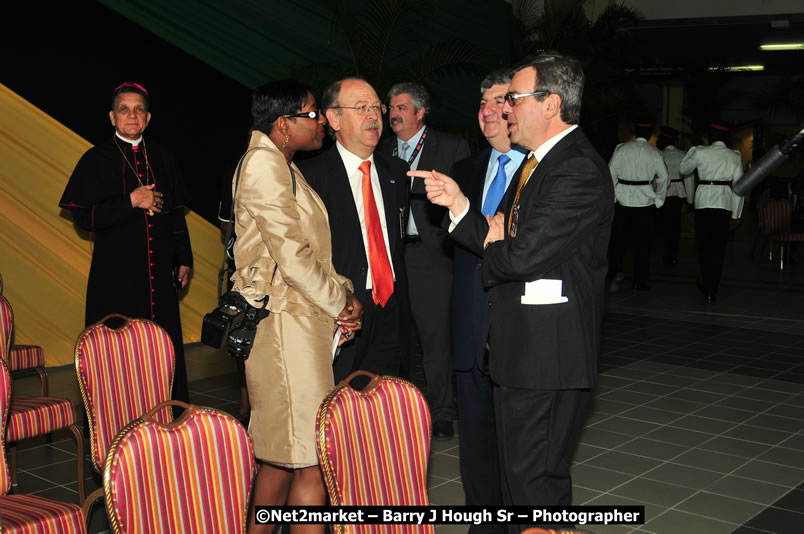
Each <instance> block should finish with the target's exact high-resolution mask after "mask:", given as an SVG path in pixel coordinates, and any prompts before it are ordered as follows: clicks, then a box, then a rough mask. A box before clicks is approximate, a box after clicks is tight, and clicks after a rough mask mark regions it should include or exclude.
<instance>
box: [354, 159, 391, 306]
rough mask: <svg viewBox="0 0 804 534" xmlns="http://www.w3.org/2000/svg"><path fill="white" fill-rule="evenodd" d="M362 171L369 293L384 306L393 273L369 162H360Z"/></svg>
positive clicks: (389, 292) (388, 295) (389, 291)
mask: <svg viewBox="0 0 804 534" xmlns="http://www.w3.org/2000/svg"><path fill="white" fill-rule="evenodd" d="M359 169H360V172H362V173H363V183H362V186H361V188H362V191H363V215H364V216H365V218H366V237H367V239H368V257H369V267H371V287H372V290H371V293H372V296H373V297H374V302H375V303H377V304H379V305H380V306H385V303H386V302H388V299H389V298H391V294H392V293H393V292H394V274H393V272H392V271H391V263H390V262H389V261H388V252H387V251H386V249H385V239H384V238H383V236H382V223H381V222H380V214H379V212H377V204H376V203H375V202H374V190H373V189H372V187H371V170H370V169H371V162H370V161H364V162H363V163H361V164H360V167H359Z"/></svg>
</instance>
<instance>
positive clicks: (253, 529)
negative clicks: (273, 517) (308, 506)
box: [247, 464, 296, 534]
mask: <svg viewBox="0 0 804 534" xmlns="http://www.w3.org/2000/svg"><path fill="white" fill-rule="evenodd" d="M295 473H296V470H293V469H283V468H281V467H277V466H274V465H270V464H261V465H260V471H259V473H257V479H256V480H255V481H254V490H253V492H252V496H251V505H250V506H249V509H248V529H247V532H248V534H272V533H273V530H274V527H275V525H258V524H256V521H255V519H254V507H255V506H283V505H284V504H285V503H286V502H287V500H288V491H289V489H290V486H291V483H292V482H293V480H294V479H295Z"/></svg>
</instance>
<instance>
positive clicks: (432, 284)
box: [405, 241, 455, 421]
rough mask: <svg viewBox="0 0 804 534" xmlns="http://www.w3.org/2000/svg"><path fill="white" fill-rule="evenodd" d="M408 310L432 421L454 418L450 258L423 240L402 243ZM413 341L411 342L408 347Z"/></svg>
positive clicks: (451, 275)
mask: <svg viewBox="0 0 804 534" xmlns="http://www.w3.org/2000/svg"><path fill="white" fill-rule="evenodd" d="M405 270H406V272H407V276H408V295H409V297H410V311H411V315H412V317H413V321H414V322H415V323H416V332H417V333H418V335H419V342H420V343H421V346H422V353H423V356H424V378H425V380H426V382H427V398H428V400H429V401H430V413H431V415H432V417H433V420H434V421H452V420H453V419H454V418H455V388H454V386H453V374H452V309H451V304H452V277H453V266H452V258H450V257H446V256H444V255H443V252H441V251H434V250H432V249H431V248H430V247H428V246H427V244H425V243H424V242H423V241H416V242H413V243H408V244H407V245H405ZM412 347H413V344H412V343H411V348H412Z"/></svg>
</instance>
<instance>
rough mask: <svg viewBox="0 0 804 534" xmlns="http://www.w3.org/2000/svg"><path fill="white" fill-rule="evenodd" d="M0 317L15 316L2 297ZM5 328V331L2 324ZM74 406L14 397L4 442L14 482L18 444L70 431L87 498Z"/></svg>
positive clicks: (5, 344)
mask: <svg viewBox="0 0 804 534" xmlns="http://www.w3.org/2000/svg"><path fill="white" fill-rule="evenodd" d="M0 316H3V317H13V315H12V312H11V305H9V303H8V301H7V300H6V299H5V297H3V296H0ZM2 329H3V330H5V329H6V323H5V321H3V324H2ZM10 343H11V337H10V336H4V337H3V339H2V344H0V356H2V358H0V359H2V360H3V362H4V363H6V362H7V361H8V360H7V358H6V354H8V351H9V346H10ZM76 420H77V418H76V412H75V405H74V404H73V401H71V400H70V399H64V398H57V397H23V396H19V395H13V396H12V398H11V406H10V409H9V416H8V425H6V431H5V434H4V436H5V440H6V442H7V443H8V457H9V463H10V469H11V481H12V483H13V484H16V482H17V447H16V442H17V441H20V440H23V439H28V438H33V437H36V436H43V435H46V434H50V433H52V432H55V431H57V430H61V429H64V428H66V429H68V430H70V431H71V432H72V433H73V436H75V445H76V454H77V458H76V461H77V463H78V497H79V499H80V500H82V501H83V500H84V498H85V497H86V491H85V481H84V437H83V436H82V435H81V431H80V430H79V429H78V426H76Z"/></svg>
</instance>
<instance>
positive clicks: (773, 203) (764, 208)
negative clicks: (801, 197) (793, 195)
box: [757, 195, 793, 235]
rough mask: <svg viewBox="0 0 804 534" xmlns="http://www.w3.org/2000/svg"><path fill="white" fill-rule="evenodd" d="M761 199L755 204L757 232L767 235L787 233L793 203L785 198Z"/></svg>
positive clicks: (791, 216)
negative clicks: (757, 220)
mask: <svg viewBox="0 0 804 534" xmlns="http://www.w3.org/2000/svg"><path fill="white" fill-rule="evenodd" d="M763 197H764V195H763ZM763 197H761V198H760V200H759V201H758V202H757V215H758V218H759V231H760V232H762V233H763V234H767V235H771V234H778V233H781V232H789V231H790V221H791V220H792V218H793V202H792V201H791V200H790V199H787V198H773V197H770V196H768V197H764V198H763Z"/></svg>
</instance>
